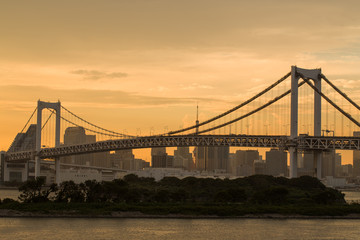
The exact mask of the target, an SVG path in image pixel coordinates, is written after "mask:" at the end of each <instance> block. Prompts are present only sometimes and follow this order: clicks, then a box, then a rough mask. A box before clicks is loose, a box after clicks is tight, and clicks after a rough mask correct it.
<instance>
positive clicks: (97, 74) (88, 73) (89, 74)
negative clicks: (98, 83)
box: [70, 69, 128, 80]
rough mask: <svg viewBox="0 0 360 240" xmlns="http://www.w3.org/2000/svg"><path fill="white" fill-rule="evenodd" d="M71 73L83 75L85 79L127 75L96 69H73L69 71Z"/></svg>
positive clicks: (112, 77)
mask: <svg viewBox="0 0 360 240" xmlns="http://www.w3.org/2000/svg"><path fill="white" fill-rule="evenodd" d="M70 73H72V74H78V75H81V76H83V78H84V79H85V80H99V79H114V78H125V77H127V76H128V74H127V73H123V72H110V73H108V72H103V71H97V70H83V69H79V70H75V71H71V72H70Z"/></svg>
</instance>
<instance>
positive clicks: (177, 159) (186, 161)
mask: <svg viewBox="0 0 360 240" xmlns="http://www.w3.org/2000/svg"><path fill="white" fill-rule="evenodd" d="M174 167H176V168H183V169H186V170H192V169H194V167H195V166H194V161H193V157H192V154H191V153H190V151H189V147H178V148H177V149H176V150H175V151H174Z"/></svg>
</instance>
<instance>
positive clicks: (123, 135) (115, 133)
mask: <svg viewBox="0 0 360 240" xmlns="http://www.w3.org/2000/svg"><path fill="white" fill-rule="evenodd" d="M61 108H63V109H64V110H65V111H67V112H68V113H70V114H71V115H73V116H74V117H76V118H77V119H80V120H81V121H83V122H85V123H87V124H89V125H91V126H93V127H95V128H98V129H100V130H103V131H105V132H109V133H112V134H111V135H109V136H113V135H118V136H122V137H129V138H131V137H134V136H131V135H126V134H123V133H118V132H114V131H111V130H108V129H105V128H102V127H100V126H97V125H95V124H93V123H90V122H88V121H86V120H85V119H83V118H81V117H79V116H78V115H76V114H75V113H73V112H71V111H70V110H68V109H67V108H65V107H64V106H61ZM104 135H106V134H104Z"/></svg>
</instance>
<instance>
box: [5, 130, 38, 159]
mask: <svg viewBox="0 0 360 240" xmlns="http://www.w3.org/2000/svg"><path fill="white" fill-rule="evenodd" d="M35 148H36V124H31V125H30V126H29V128H28V130H27V131H26V132H25V133H18V134H17V135H16V137H15V139H14V141H13V142H12V144H11V146H10V147H9V149H8V152H18V151H28V150H35Z"/></svg>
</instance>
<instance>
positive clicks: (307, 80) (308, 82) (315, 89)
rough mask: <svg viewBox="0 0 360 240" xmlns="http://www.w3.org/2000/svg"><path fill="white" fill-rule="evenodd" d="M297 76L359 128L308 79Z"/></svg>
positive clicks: (349, 116)
mask: <svg viewBox="0 0 360 240" xmlns="http://www.w3.org/2000/svg"><path fill="white" fill-rule="evenodd" d="M298 74H299V76H300V77H301V78H302V79H303V80H304V81H305V82H306V83H307V84H308V85H309V86H310V87H311V88H312V89H314V91H315V92H317V93H318V94H320V96H321V97H323V98H324V99H325V100H326V101H327V102H328V103H330V104H331V105H332V106H333V107H334V108H336V110H338V111H339V112H341V113H342V114H343V115H344V116H345V117H347V118H348V119H349V120H350V121H352V122H353V123H355V124H356V125H357V126H358V127H360V123H359V122H358V121H356V120H355V119H354V118H353V117H352V116H351V115H350V114H349V113H347V112H345V111H344V110H342V109H341V108H340V107H339V106H338V105H337V104H336V103H334V102H333V101H331V100H330V99H329V98H328V97H327V96H325V95H324V94H323V93H322V92H321V91H319V89H317V88H316V87H315V86H314V85H313V84H312V83H311V82H310V81H309V79H308V78H306V77H305V76H304V75H303V74H301V73H298Z"/></svg>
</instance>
